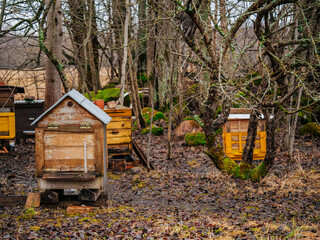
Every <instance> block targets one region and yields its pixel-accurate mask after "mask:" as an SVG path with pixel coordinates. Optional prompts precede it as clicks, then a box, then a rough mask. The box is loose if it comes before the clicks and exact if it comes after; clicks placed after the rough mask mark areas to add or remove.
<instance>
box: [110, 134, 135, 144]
mask: <svg viewBox="0 0 320 240" xmlns="http://www.w3.org/2000/svg"><path fill="white" fill-rule="evenodd" d="M131 139H132V137H131V136H126V137H108V140H107V143H108V144H121V143H130V142H131Z"/></svg>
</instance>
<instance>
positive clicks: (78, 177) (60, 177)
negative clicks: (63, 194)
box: [42, 173, 96, 182]
mask: <svg viewBox="0 0 320 240" xmlns="http://www.w3.org/2000/svg"><path fill="white" fill-rule="evenodd" d="M95 178H96V176H95V175H93V174H83V173H82V174H57V173H56V174H45V175H43V177H42V179H43V180H46V181H81V182H90V181H93V180H94V179H95Z"/></svg>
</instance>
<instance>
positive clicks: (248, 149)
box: [242, 110, 259, 166]
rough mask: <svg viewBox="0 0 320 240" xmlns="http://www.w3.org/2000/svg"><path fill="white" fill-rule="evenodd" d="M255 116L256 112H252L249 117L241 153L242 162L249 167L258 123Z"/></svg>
mask: <svg viewBox="0 0 320 240" xmlns="http://www.w3.org/2000/svg"><path fill="white" fill-rule="evenodd" d="M257 114H258V112H256V111H255V110H253V111H252V113H251V115H250V121H249V126H248V131H247V140H246V145H245V147H244V149H243V152H242V162H243V163H245V164H247V165H249V166H252V161H253V151H254V147H255V141H256V136H257V129H258V121H259V120H258V116H257Z"/></svg>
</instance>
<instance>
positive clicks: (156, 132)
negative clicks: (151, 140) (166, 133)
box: [141, 126, 163, 136]
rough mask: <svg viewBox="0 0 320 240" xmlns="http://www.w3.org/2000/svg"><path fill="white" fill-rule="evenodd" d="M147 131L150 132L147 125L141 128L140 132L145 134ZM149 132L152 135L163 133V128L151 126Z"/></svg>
mask: <svg viewBox="0 0 320 240" xmlns="http://www.w3.org/2000/svg"><path fill="white" fill-rule="evenodd" d="M149 132H150V126H148V127H146V128H144V129H142V130H141V133H142V134H147V133H149ZM151 133H152V134H153V135H156V136H160V135H163V128H162V127H156V126H153V127H152V129H151Z"/></svg>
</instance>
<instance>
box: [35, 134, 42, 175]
mask: <svg viewBox="0 0 320 240" xmlns="http://www.w3.org/2000/svg"><path fill="white" fill-rule="evenodd" d="M35 138H36V141H35V146H36V147H35V148H36V156H35V174H36V176H39V174H41V173H42V171H43V168H44V142H43V139H44V131H43V129H41V128H36V133H35Z"/></svg>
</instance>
